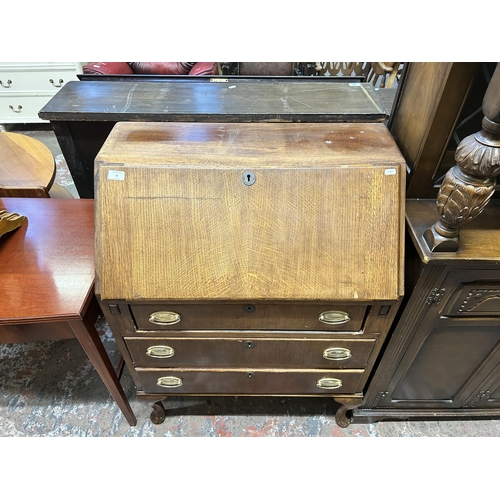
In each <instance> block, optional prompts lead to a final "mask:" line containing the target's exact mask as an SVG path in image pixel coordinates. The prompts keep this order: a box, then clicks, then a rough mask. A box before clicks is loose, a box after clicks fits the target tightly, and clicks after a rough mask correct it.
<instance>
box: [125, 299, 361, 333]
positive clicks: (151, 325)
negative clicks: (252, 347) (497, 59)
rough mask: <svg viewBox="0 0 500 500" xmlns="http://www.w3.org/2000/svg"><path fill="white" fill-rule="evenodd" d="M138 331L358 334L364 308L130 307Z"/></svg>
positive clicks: (205, 305)
mask: <svg viewBox="0 0 500 500" xmlns="http://www.w3.org/2000/svg"><path fill="white" fill-rule="evenodd" d="M131 311H132V315H133V317H134V319H135V323H136V325H137V328H138V329H139V330H224V329H227V330H231V329H236V330H329V331H359V330H361V328H362V326H363V319H364V317H365V313H366V306H364V305H341V304H323V305H318V304H314V305H311V304H259V303H240V304H167V303H166V304H162V305H141V306H139V305H132V306H131Z"/></svg>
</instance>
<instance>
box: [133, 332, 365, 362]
mask: <svg viewBox="0 0 500 500" xmlns="http://www.w3.org/2000/svg"><path fill="white" fill-rule="evenodd" d="M124 340H125V343H126V344H127V348H128V350H129V352H130V355H131V357H132V360H133V361H134V363H135V364H136V365H137V366H142V367H182V366H191V367H227V366H233V367H234V366H255V367H269V366H273V367H298V366H299V367H302V368H331V367H335V368H364V367H365V366H366V364H367V362H368V359H369V357H370V354H371V352H372V350H373V346H374V345H375V340H371V339H368V340H310V339H307V340H303V339H283V338H281V339H269V338H248V337H247V338H245V337H241V338H231V339H227V338H178V337H171V338H130V337H127V338H125V339H124Z"/></svg>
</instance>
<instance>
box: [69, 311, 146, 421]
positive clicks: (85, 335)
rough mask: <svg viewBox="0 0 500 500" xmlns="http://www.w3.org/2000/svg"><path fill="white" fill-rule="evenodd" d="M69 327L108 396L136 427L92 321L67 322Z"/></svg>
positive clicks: (130, 409) (131, 412) (134, 419)
mask: <svg viewBox="0 0 500 500" xmlns="http://www.w3.org/2000/svg"><path fill="white" fill-rule="evenodd" d="M68 323H69V326H70V327H71V329H72V330H73V333H74V334H75V337H76V338H77V339H78V341H79V342H80V344H81V346H82V347H83V350H84V351H85V352H86V354H87V356H88V357H89V359H90V361H91V362H92V364H93V365H94V368H95V369H96V370H97V373H98V374H99V375H100V377H101V379H102V381H103V382H104V385H105V386H106V387H107V389H108V391H109V392H110V394H111V395H112V396H113V398H114V400H115V401H116V404H117V405H118V407H119V408H120V410H121V411H122V412H123V415H124V416H125V418H126V419H127V422H128V423H129V424H130V425H136V424H137V419H136V417H135V415H134V413H133V411H132V408H131V407H130V404H129V402H128V399H127V396H125V392H124V391H123V388H122V386H121V384H120V381H119V380H118V377H117V376H116V373H115V370H114V368H113V365H112V364H111V361H110V359H109V356H108V354H107V352H106V350H105V349H104V345H103V344H102V342H101V339H100V337H99V334H98V333H97V330H96V329H95V327H94V323H93V322H92V321H89V320H86V319H84V320H83V321H79V320H75V321H68Z"/></svg>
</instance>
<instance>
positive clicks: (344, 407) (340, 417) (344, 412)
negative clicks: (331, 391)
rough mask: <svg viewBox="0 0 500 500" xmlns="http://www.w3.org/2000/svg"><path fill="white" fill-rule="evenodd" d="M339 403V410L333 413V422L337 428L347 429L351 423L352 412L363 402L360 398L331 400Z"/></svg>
mask: <svg viewBox="0 0 500 500" xmlns="http://www.w3.org/2000/svg"><path fill="white" fill-rule="evenodd" d="M333 399H335V401H337V403H340V405H341V406H340V408H339V409H338V410H337V412H336V413H335V422H336V423H337V425H338V426H339V427H343V428H344V429H345V428H346V427H349V425H350V424H351V422H352V411H351V410H353V409H354V408H357V407H358V406H360V405H361V403H362V402H363V399H362V398H333Z"/></svg>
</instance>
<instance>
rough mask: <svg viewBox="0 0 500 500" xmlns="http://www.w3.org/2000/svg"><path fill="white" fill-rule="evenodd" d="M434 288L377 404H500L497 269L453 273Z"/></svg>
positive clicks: (499, 276)
mask: <svg viewBox="0 0 500 500" xmlns="http://www.w3.org/2000/svg"><path fill="white" fill-rule="evenodd" d="M436 290H438V294H439V297H438V299H437V300H434V303H433V305H432V307H430V308H429V309H428V310H427V313H426V314H425V315H424V317H423V318H422V321H421V323H420V324H419V325H418V328H417V330H416V332H415V335H414V336H413V338H412V340H411V341H410V343H409V344H408V345H407V347H406V349H405V351H404V354H403V355H402V357H401V361H400V363H399V365H398V366H397V368H396V370H395V371H394V373H393V374H392V376H391V379H390V382H389V383H388V384H387V386H386V390H385V391H384V392H383V393H382V394H381V395H380V397H379V398H378V404H377V406H378V407H379V408H384V407H387V408H388V407H392V408H398V407H399V408H468V407H476V408H477V407H484V405H485V404H487V405H488V406H491V407H492V406H500V271H498V270H495V269H493V270H491V269H489V270H486V269H468V270H455V271H451V272H449V273H448V275H447V277H446V279H445V280H444V281H443V282H442V283H441V284H440V286H439V287H437V288H436Z"/></svg>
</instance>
